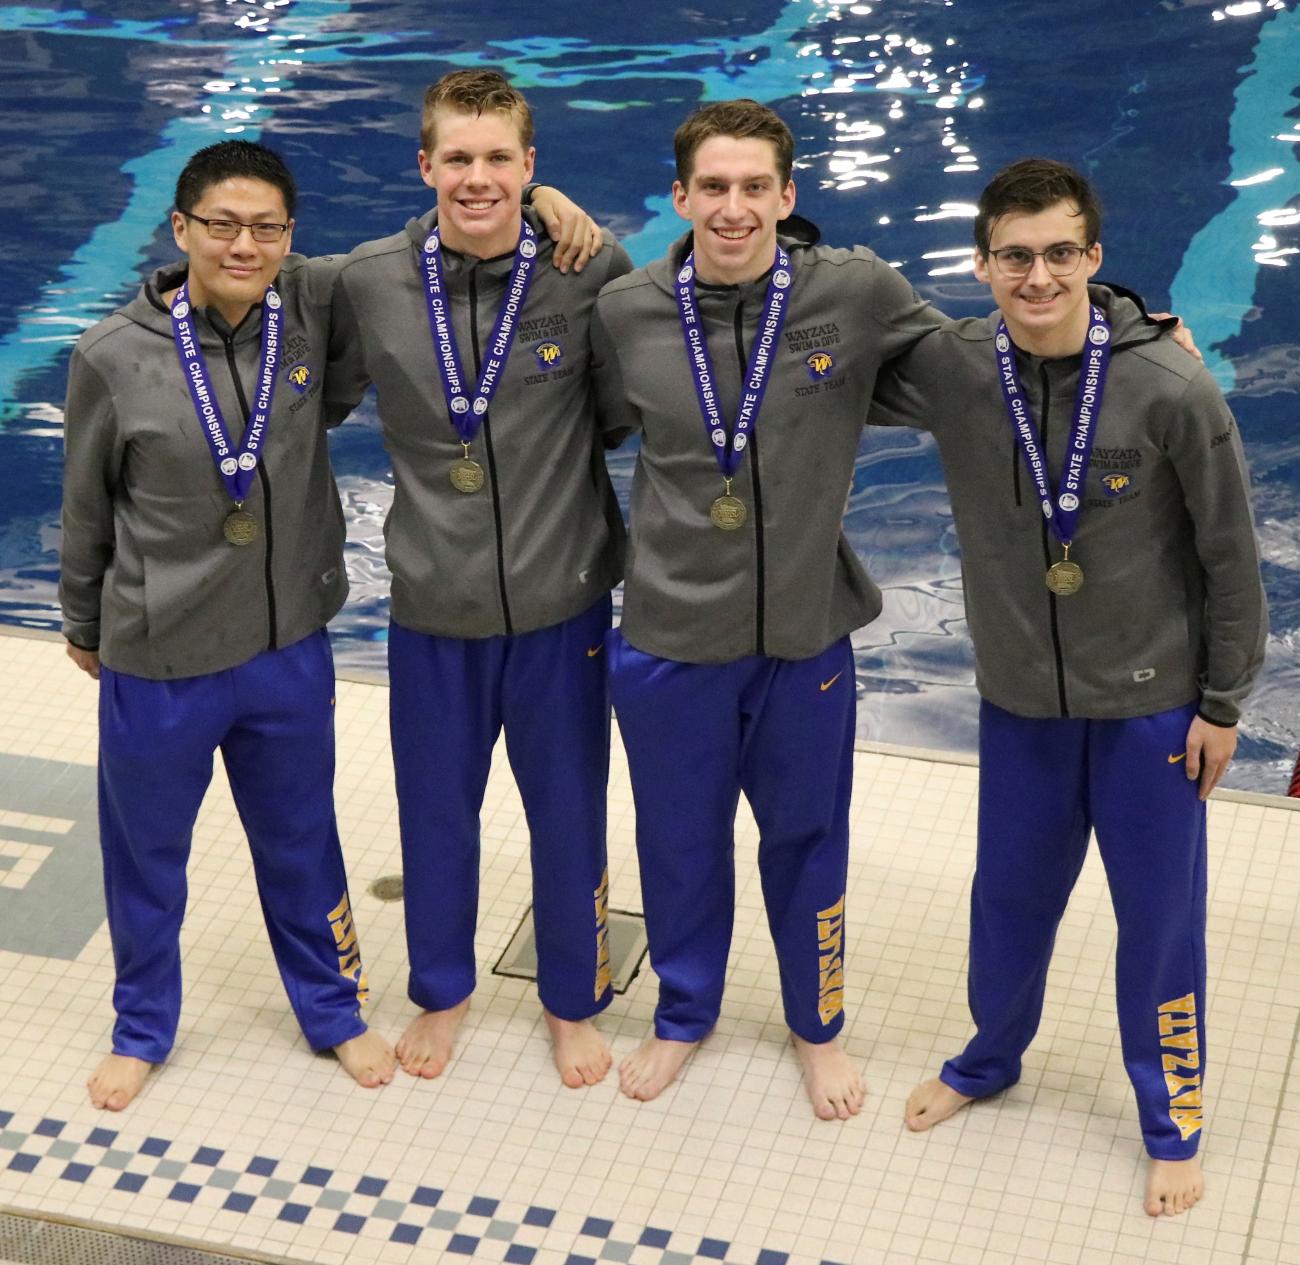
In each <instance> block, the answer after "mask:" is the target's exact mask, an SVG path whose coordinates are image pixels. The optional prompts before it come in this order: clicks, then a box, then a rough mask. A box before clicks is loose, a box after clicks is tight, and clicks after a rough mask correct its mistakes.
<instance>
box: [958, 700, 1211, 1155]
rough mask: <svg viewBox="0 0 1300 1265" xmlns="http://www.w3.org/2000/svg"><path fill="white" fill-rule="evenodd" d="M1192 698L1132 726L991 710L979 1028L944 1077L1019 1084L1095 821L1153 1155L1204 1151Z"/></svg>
mask: <svg viewBox="0 0 1300 1265" xmlns="http://www.w3.org/2000/svg"><path fill="white" fill-rule="evenodd" d="M1195 715H1196V706H1195V704H1189V705H1188V706H1186V707H1178V708H1174V709H1173V710H1172V711H1167V712H1160V713H1157V714H1156V715H1154V716H1140V717H1136V718H1133V719H1129V720H1034V719H1027V718H1025V717H1021V716H1013V715H1011V714H1010V713H1009V712H1005V711H1003V710H1001V709H1000V708H998V707H995V706H993V704H991V703H989V702H987V701H986V702H984V703H982V704H981V707H980V802H979V845H978V857H977V862H976V869H975V883H974V887H973V889H972V892H971V954H970V979H969V995H970V1008H971V1014H972V1016H973V1018H974V1020H975V1024H976V1027H977V1032H976V1035H975V1036H974V1038H973V1039H972V1040H971V1042H970V1044H969V1045H967V1047H966V1049H965V1050H963V1051H962V1053H961V1054H960V1055H958V1057H957V1058H955V1059H952V1060H950V1061H949V1062H947V1063H945V1064H944V1067H943V1071H942V1072H941V1073H940V1076H941V1078H942V1080H943V1081H944V1082H945V1083H946V1084H947V1085H949V1086H951V1087H952V1088H953V1089H955V1090H956V1091H957V1092H958V1093H960V1094H966V1095H969V1096H970V1097H974V1098H980V1097H984V1096H985V1095H987V1094H994V1093H997V1092H998V1091H999V1090H1001V1089H1005V1088H1006V1087H1007V1086H1008V1085H1011V1084H1014V1083H1015V1082H1016V1081H1017V1080H1018V1079H1019V1077H1020V1059H1021V1055H1022V1054H1023V1053H1024V1051H1025V1050H1026V1048H1028V1046H1029V1043H1030V1041H1031V1040H1033V1037H1034V1033H1035V1032H1036V1031H1037V1029H1038V1022H1039V1018H1040V1017H1041V1014H1042V1008H1043V992H1044V988H1045V986H1046V982H1047V968H1048V963H1049V962H1050V960H1051V956H1052V946H1053V944H1054V942H1055V939H1056V928H1057V924H1058V923H1059V922H1060V920H1061V915H1062V914H1063V913H1064V912H1065V905H1066V902H1067V901H1068V900H1069V897H1070V891H1071V889H1072V888H1073V887H1074V883H1075V880H1076V878H1078V875H1079V870H1080V869H1081V868H1082V866H1083V859H1084V854H1085V852H1086V851H1087V847H1088V837H1089V834H1090V833H1091V832H1092V831H1093V830H1094V829H1095V830H1096V833H1097V846H1098V848H1099V849H1100V852H1101V859H1102V862H1103V864H1104V865H1105V867H1106V878H1107V881H1108V883H1109V884H1110V895H1111V903H1112V904H1113V905H1114V909H1115V918H1116V922H1117V924H1118V928H1119V942H1118V949H1117V952H1116V961H1115V987H1116V995H1117V1004H1118V1010H1119V1028H1120V1042H1121V1046H1122V1048H1123V1052H1124V1065H1125V1067H1126V1068H1127V1069H1128V1074H1129V1078H1130V1080H1131V1081H1132V1082H1133V1089H1134V1092H1135V1094H1136V1096H1137V1104H1138V1117H1139V1120H1140V1123H1141V1126H1142V1136H1143V1138H1144V1140H1145V1142H1146V1148H1147V1151H1148V1153H1149V1154H1150V1155H1151V1156H1153V1157H1154V1158H1155V1159H1163V1160H1181V1159H1187V1158H1189V1157H1190V1156H1192V1155H1195V1154H1196V1148H1197V1144H1198V1143H1199V1141H1200V1130H1201V1109H1202V1101H1201V1092H1202V1076H1203V1074H1204V1069H1205V1030H1204V1020H1205V805H1204V803H1202V802H1201V800H1200V799H1199V798H1198V797H1197V784H1196V783H1195V782H1193V781H1189V780H1188V778H1187V775H1186V766H1185V764H1184V761H1183V758H1181V753H1182V752H1184V751H1185V749H1186V738H1187V729H1188V726H1189V725H1190V724H1191V722H1192V718H1193V717H1194V716H1195Z"/></svg>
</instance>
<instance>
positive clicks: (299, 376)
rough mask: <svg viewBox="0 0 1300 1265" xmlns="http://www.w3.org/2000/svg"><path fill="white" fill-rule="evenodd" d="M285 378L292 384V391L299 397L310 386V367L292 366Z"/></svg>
mask: <svg viewBox="0 0 1300 1265" xmlns="http://www.w3.org/2000/svg"><path fill="white" fill-rule="evenodd" d="M285 377H287V378H288V379H289V381H290V382H291V383H292V384H293V389H294V390H295V391H297V392H298V394H299V395H301V394H302V393H303V392H304V391H305V390H306V389H307V388H308V387H309V386H311V367H310V366H309V365H294V366H293V367H292V368H291V369H290V370H289V371H288V373H286V374H285Z"/></svg>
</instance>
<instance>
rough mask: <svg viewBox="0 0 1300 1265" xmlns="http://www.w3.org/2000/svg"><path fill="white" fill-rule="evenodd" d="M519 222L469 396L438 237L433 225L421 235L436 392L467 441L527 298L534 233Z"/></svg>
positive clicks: (483, 413) (489, 394)
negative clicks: (512, 255) (502, 290)
mask: <svg viewBox="0 0 1300 1265" xmlns="http://www.w3.org/2000/svg"><path fill="white" fill-rule="evenodd" d="M519 227H520V231H519V244H518V246H517V247H516V248H515V263H514V269H513V271H512V272H511V274H510V282H509V284H508V285H507V286H506V293H505V297H504V298H503V299H502V300H501V310H500V311H499V312H498V313H497V321H496V326H495V327H494V329H493V330H492V337H491V339H490V340H489V342H488V354H487V357H486V359H485V360H484V361H483V369H482V372H481V373H480V374H479V379H478V383H477V385H476V386H475V389H474V398H473V401H472V402H471V400H470V397H469V395H468V394H467V392H466V390H465V375H464V372H463V371H462V369H461V364H460V356H459V354H458V353H457V351H456V331H455V330H454V329H453V328H452V324H451V299H450V296H449V295H448V293H447V288H446V285H445V284H444V282H443V277H442V259H441V243H440V241H439V239H438V231H437V229H436V228H435V229H434V231H433V232H432V233H430V234H429V236H428V237H426V238H425V239H424V247H423V250H422V252H421V259H422V260H423V272H424V291H425V293H424V297H425V300H426V302H427V305H428V308H429V331H430V333H431V334H432V335H433V346H434V350H435V351H436V352H437V356H436V359H437V362H438V373H439V376H440V377H441V378H442V392H443V395H445V396H446V397H447V408H448V410H449V411H450V413H451V421H452V425H453V426H455V428H456V433H457V434H458V435H459V436H460V441H461V443H463V444H465V445H467V446H468V445H469V443H470V441H471V440H472V439H473V438H474V436H475V435H477V434H478V430H479V427H480V426H481V425H482V424H483V419H484V417H486V416H487V411H488V406H489V405H490V404H491V403H492V396H493V395H494V394H495V393H496V389H497V387H498V386H499V385H500V384H501V370H502V369H503V368H504V367H505V363H506V359H507V357H508V356H509V355H510V345H511V344H512V343H513V342H514V337H515V326H516V324H517V323H518V319H519V313H520V312H521V311H522V310H523V306H524V302H525V300H526V299H527V298H528V287H529V286H530V285H532V281H533V269H534V267H535V266H536V263H537V234H536V233H534V232H533V230H532V227H531V226H530V225H529V224H528V221H527V220H521V221H520V226H519Z"/></svg>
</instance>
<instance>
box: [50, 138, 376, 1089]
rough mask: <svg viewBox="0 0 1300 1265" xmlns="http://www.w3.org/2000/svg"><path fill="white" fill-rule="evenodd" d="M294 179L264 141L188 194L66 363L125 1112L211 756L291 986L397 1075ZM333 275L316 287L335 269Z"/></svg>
mask: <svg viewBox="0 0 1300 1265" xmlns="http://www.w3.org/2000/svg"><path fill="white" fill-rule="evenodd" d="M295 196H296V189H295V185H294V180H293V177H292V175H291V174H290V172H289V171H288V169H287V168H286V167H285V165H284V163H283V161H282V160H281V159H280V158H279V156H278V155H277V154H275V153H274V152H273V151H271V150H269V149H267V148H265V147H264V146H262V145H256V144H251V143H249V142H247V141H222V142H220V143H218V144H216V145H212V146H209V147H208V148H206V149H203V150H200V151H199V152H198V153H197V154H195V155H194V156H193V157H192V158H191V159H190V160H189V162H188V163H187V164H186V165H185V168H184V170H183V171H182V172H181V175H180V179H179V180H178V181H177V186H176V210H175V211H174V212H173V213H172V217H171V223H172V232H173V235H174V237H175V240H176V244H177V246H178V247H179V248H180V250H181V251H182V252H183V253H184V254H185V255H186V256H187V262H186V263H185V264H182V265H181V266H179V267H177V266H171V267H166V268H162V269H160V270H158V271H157V272H156V273H155V274H154V275H153V277H152V278H150V280H149V281H148V282H146V283H145V285H144V286H143V287H142V289H141V291H140V293H139V295H138V296H137V297H136V298H135V299H133V300H132V301H131V302H130V303H128V304H127V305H126V306H125V307H123V308H121V309H119V310H118V311H117V312H115V313H114V314H113V315H111V316H109V317H108V318H107V319H105V320H103V321H101V322H99V324H97V325H95V326H94V327H93V328H91V329H90V330H88V331H87V332H86V333H85V334H84V335H83V336H82V337H81V339H80V340H79V342H78V344H77V347H76V350H75V351H74V352H73V355H72V360H71V363H70V365H69V369H68V398H67V407H66V411H65V443H66V460H65V468H64V497H63V539H62V547H61V555H60V562H61V577H60V599H61V602H62V606H63V632H64V635H65V637H66V638H67V641H68V655H69V657H70V658H71V659H72V660H73V662H74V663H75V664H76V665H77V666H78V667H80V668H81V669H83V670H84V671H85V672H87V673H88V674H89V675H90V676H91V677H93V678H96V679H97V680H98V681H99V741H100V750H99V813H100V839H101V845H102V849H103V859H104V886H105V893H106V898H107V907H108V921H109V932H110V935H111V938H112V942H113V956H114V962H115V966H116V975H117V979H116V987H115V989H114V993H113V1004H114V1007H115V1009H116V1011H117V1021H116V1024H115V1025H114V1028H113V1042H112V1053H110V1054H109V1055H108V1056H107V1057H106V1058H105V1059H104V1060H103V1062H102V1063H101V1064H100V1065H99V1067H98V1069H97V1070H96V1071H95V1073H94V1074H93V1075H92V1077H91V1078H90V1082H89V1089H90V1097H91V1101H92V1102H93V1103H94V1104H95V1106H97V1107H101V1108H107V1109H109V1110H113V1111H119V1110H121V1109H122V1108H123V1107H125V1106H126V1105H127V1104H128V1103H129V1102H130V1101H131V1100H132V1099H133V1098H134V1097H135V1096H136V1094H138V1093H139V1091H140V1089H141V1088H142V1087H143V1085H144V1081H145V1078H146V1076H147V1075H148V1073H149V1071H150V1070H151V1069H152V1068H153V1067H154V1066H156V1065H158V1064H160V1063H162V1062H163V1061H164V1060H165V1059H166V1058H167V1056H168V1054H169V1052H170V1051H171V1048H172V1045H173V1042H174V1040H175V1037H176V1029H177V1024H178V1021H179V1017H180V1004H181V963H180V929H181V921H182V918H183V916H184V913H185V903H186V862H187V860H188V856H189V850H190V839H191V831H192V828H193V825H194V821H195V818H196V816H197V814H198V811H199V806H200V804H201V802H202V800H203V796H204V792H205V791H206V789H207V786H208V783H209V781H210V779H211V776H212V755H213V752H214V751H217V750H220V751H221V754H222V758H223V760H224V762H225V766H226V771H227V773H228V775H229V779H230V787H231V792H232V794H233V796H234V799H235V804H236V807H237V808H238V810H239V815H240V819H241V820H242V822H243V824H244V828H245V830H246V831H247V833H248V840H249V845H250V847H251V849H252V854H253V868H254V872H255V875H256V878H257V886H258V894H259V897H260V899H261V904H262V910H263V913H264V915H265V919H266V926H267V931H268V933H269V935H270V938H271V947H272V950H273V951H274V954H275V958H276V964H277V966H278V967H279V970H280V974H281V977H282V979H283V981H284V985H285V988H286V991H287V992H288V994H289V1000H290V1004H291V1005H292V1007H293V1009H294V1013H295V1015H296V1017H297V1019H298V1022H299V1024H300V1025H301V1027H302V1030H303V1033H304V1034H305V1036H306V1037H307V1040H308V1042H309V1043H310V1045H311V1046H312V1048H313V1049H315V1050H323V1049H331V1048H332V1049H333V1050H334V1052H335V1053H336V1054H337V1055H338V1058H339V1060H340V1062H341V1063H342V1064H343V1066H344V1068H345V1069H346V1070H347V1071H348V1073H349V1074H350V1075H352V1076H353V1077H354V1078H355V1079H356V1080H357V1081H358V1082H359V1083H360V1084H362V1085H364V1086H367V1087H376V1086H379V1085H381V1084H383V1083H385V1082H387V1081H389V1080H390V1079H391V1078H392V1075H393V1067H394V1059H393V1052H392V1050H391V1049H390V1048H389V1046H388V1044H387V1042H385V1041H384V1040H383V1039H382V1038H380V1037H379V1036H378V1035H377V1034H375V1033H372V1032H369V1031H368V1030H367V1028H366V1025H365V1023H364V1021H363V1020H362V1019H361V1015H360V1008H361V1006H362V1005H363V1004H364V1002H365V1000H366V996H367V987H366V980H365V975H364V974H363V972H362V967H361V958H360V951H359V948H358V945H357V935H356V930H355V927H354V925H353V918H352V911H351V907H350V903H349V899H348V890H347V879H346V875H345V873H344V868H343V856H342V851H341V848H340V844H339V837H338V830H337V826H336V823H335V816H334V802H333V778H334V669H333V661H332V658H331V654H330V645H329V640H328V637H327V635H326V632H325V624H326V622H327V621H328V620H329V619H330V617H331V616H332V615H334V613H335V612H336V611H337V610H338V609H339V607H340V606H341V605H342V603H343V599H344V596H345V595H346V593H347V580H346V577H345V574H344V570H343V517H342V513H341V510H340V506H339V500H338V493H337V491H336V490H335V487H334V480H333V477H332V476H331V474H330V468H329V460H328V455H327V452H326V444H325V427H326V425H327V424H329V423H331V422H334V421H338V420H341V414H335V415H330V414H329V413H328V412H327V406H326V398H325V394H324V392H323V390H322V383H321V377H322V372H323V370H324V367H325V354H326V344H327V334H328V321H329V287H328V281H327V277H325V278H313V276H312V275H311V270H309V268H308V267H307V261H306V260H304V259H303V258H302V257H300V256H295V255H290V254H289V253H288V251H289V246H290V241H291V238H292V233H293V210H294V201H295ZM322 280H324V284H321V283H320V282H321V281H322Z"/></svg>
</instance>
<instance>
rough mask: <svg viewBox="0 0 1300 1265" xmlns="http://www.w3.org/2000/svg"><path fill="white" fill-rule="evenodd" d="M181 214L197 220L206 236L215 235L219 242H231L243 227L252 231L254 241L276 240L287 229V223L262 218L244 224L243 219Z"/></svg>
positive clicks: (189, 212)
mask: <svg viewBox="0 0 1300 1265" xmlns="http://www.w3.org/2000/svg"><path fill="white" fill-rule="evenodd" d="M181 214H182V215H183V216H184V217H185V218H186V219H187V220H198V222H199V223H200V224H202V225H203V227H204V228H206V229H207V230H208V236H209V237H215V238H216V239H217V241H219V242H233V241H234V240H235V238H236V237H238V236H239V234H240V233H242V232H243V231H244V229H248V231H249V232H250V233H252V235H253V240H254V241H255V242H278V241H279V240H280V238H282V237H283V236H284V235H285V233H287V232H288V231H289V225H287V224H269V223H267V222H266V221H264V220H259V221H258V222H257V223H256V224H245V223H244V221H243V220H210V219H208V218H207V217H206V216H203V215H195V214H194V212H193V211H182V212H181Z"/></svg>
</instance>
